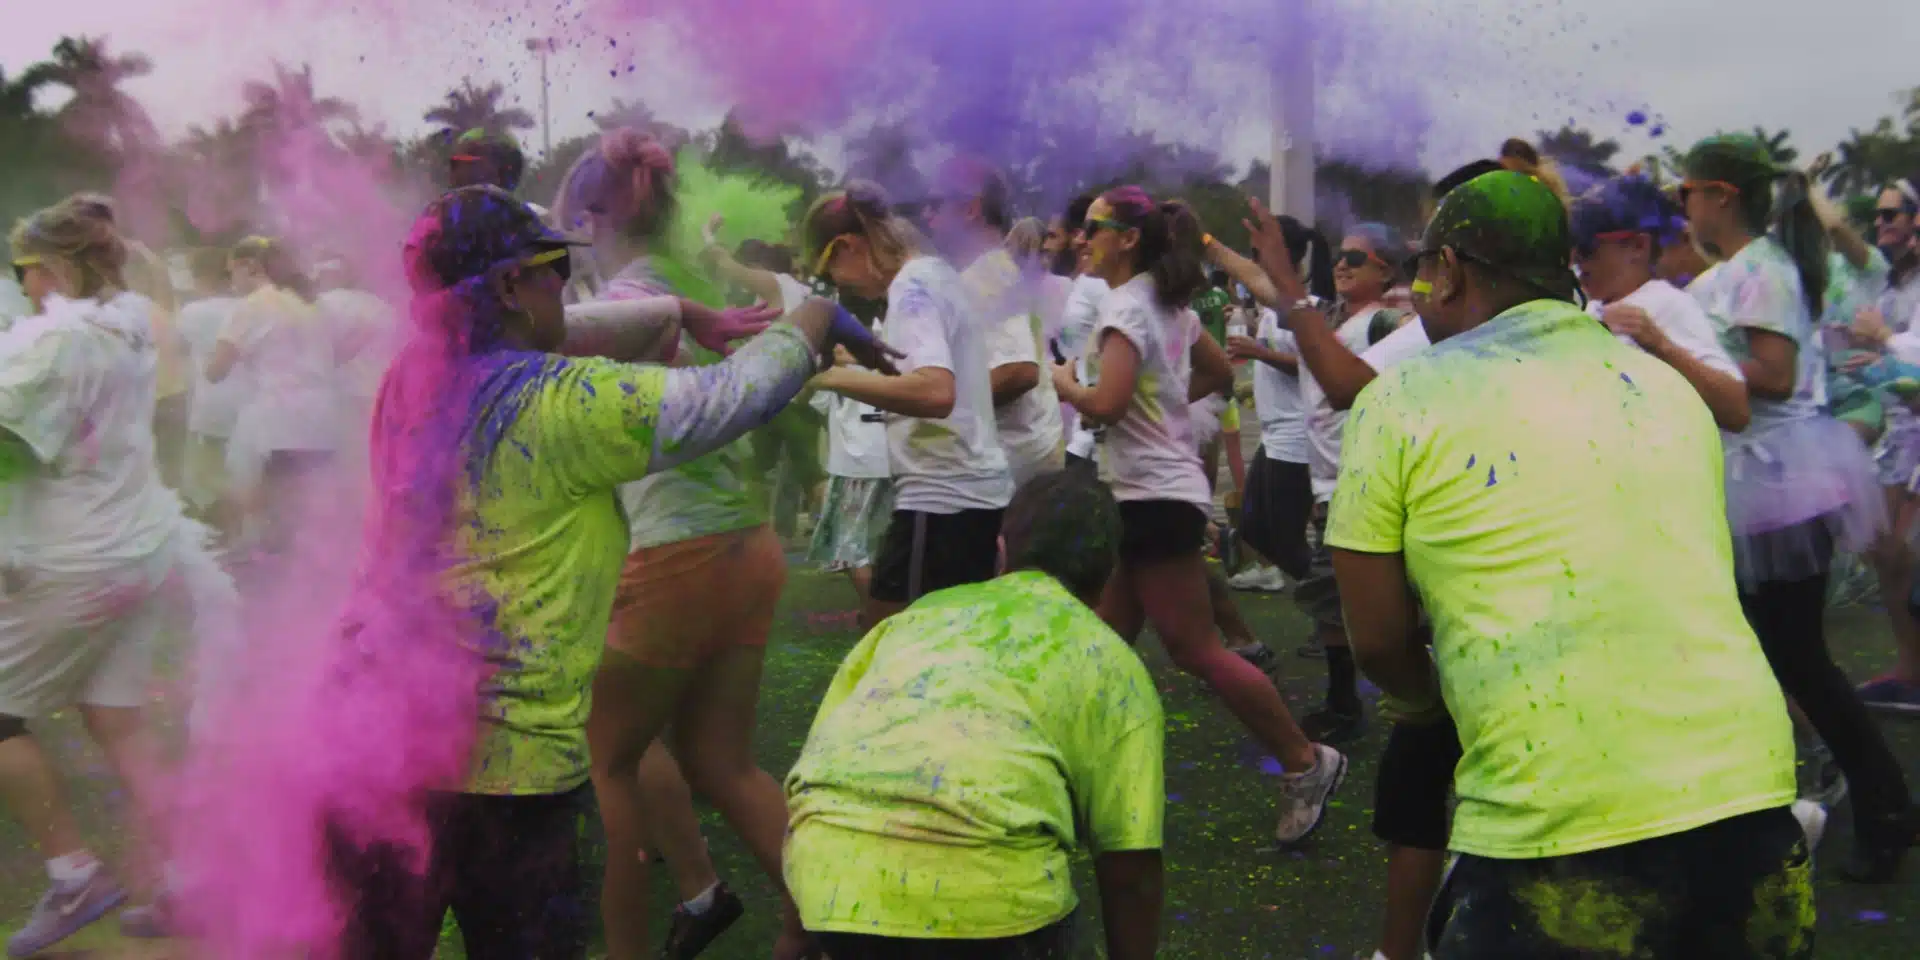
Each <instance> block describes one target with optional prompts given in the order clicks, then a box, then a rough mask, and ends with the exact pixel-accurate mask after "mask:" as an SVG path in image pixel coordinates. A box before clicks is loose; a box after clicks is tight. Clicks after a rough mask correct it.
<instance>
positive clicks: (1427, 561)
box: [1327, 300, 1794, 859]
mask: <svg viewBox="0 0 1920 960" xmlns="http://www.w3.org/2000/svg"><path fill="white" fill-rule="evenodd" d="M1327 543H1328V544H1329V545H1330V546H1333V547H1336V548H1338V549H1342V550H1350V551H1356V552H1361V553H1382V554H1387V553H1401V554H1404V555H1405V558H1406V565H1407V572H1408V575H1409V577H1410V578H1411V580H1412V581H1413V584H1414V586H1415V587H1416V588H1417V590H1418V592H1419V595H1420V598H1421V600H1422V601H1423V602H1424V604H1425V606H1426V609H1427V612H1428V614H1429V615H1430V616H1431V617H1432V619H1433V625H1434V653H1435V656H1436V659H1437V662H1438V664H1439V672H1440V683H1441V688H1442V690H1443V692H1444V694H1445V698H1446V703H1447V708H1448V710H1449V711H1450V712H1451V713H1452V714H1453V717H1454V719H1455V720H1456V722H1457V723H1458V724H1459V729H1460V739H1461V743H1462V746H1463V747H1464V748H1465V756H1464V757H1463V759H1462V760H1461V761H1460V765H1459V767H1458V769H1457V770H1456V772H1455V777H1454V787H1455V793H1456V794H1457V795H1458V798H1459V803H1458V806H1457V808H1456V811H1455V815H1454V825H1453V841H1452V846H1453V848H1454V849H1455V850H1458V851H1461V852H1464V853H1470V854H1475V855H1478V856H1484V857H1493V858H1499V859H1536V858H1545V857H1556V856H1565V855H1568V854H1575V853H1581V852H1583V851H1589V850H1598V849H1604V848H1608V847H1616V846H1621V845H1624V844H1629V843H1633V842H1636V841H1640V840H1646V839H1650V838H1654V837H1661V836H1667V835H1671V834H1676V833H1680V832H1683V831H1686V830H1691V829H1693V828H1695V827H1700V826H1704V825H1706V824H1709V823H1713V822H1715V821H1719V820H1723V819H1726V818H1729V817H1734V816H1738V815H1741V814H1746V813H1752V812H1755V811H1758V810H1764V809H1769V808H1773V807H1781V806H1785V805H1787V804H1788V803H1790V802H1792V800H1793V798H1794V746H1793V734H1792V730H1791V727H1790V724H1789V721H1788V719H1787V711H1786V703H1785V700H1784V698H1783V697H1782V695H1781V693H1780V687H1779V685H1778V684H1777V683H1776V682H1775V681H1774V678H1773V673H1772V671H1771V670H1770V669H1768V666H1767V661H1766V658H1765V657H1764V656H1763V655H1762V654H1761V652H1760V645H1759V643H1758V642H1757V641H1756V640H1755V638H1754V634H1753V630H1752V629H1751V628H1750V627H1748V625H1747V621H1746V618H1745V617H1744V616H1743V615H1742V613H1741V610H1740V601H1739V597H1738V595H1737V594H1736V592H1735V587H1734V578H1733V557H1732V540H1731V537H1730V536H1729V534H1728V529H1727V514H1726V502H1725V493H1724V489H1723V486H1722V459H1721V447H1720V436H1719V432H1718V431H1717V430H1716V429H1715V427H1714V423H1713V417H1712V415H1711V414H1709V413H1708V411H1707V408H1706V406H1705V405H1704V404H1703V403H1701V401H1700V398H1699V396H1698V395H1697V394H1696V393H1695V392H1694V389H1693V388H1692V387H1691V386H1690V385H1688V383H1687V382H1686V380H1684V379H1683V378H1682V377H1681V376H1680V375H1679V374H1678V373H1676V372H1674V370H1673V369H1671V368H1670V367H1668V366H1667V365H1666V364H1664V363H1662V362H1661V361H1659V360H1657V359H1655V358H1653V357H1651V356H1648V355H1647V354H1645V353H1642V352H1640V351H1638V350H1635V349H1633V348H1631V347H1628V346H1625V345H1623V344H1621V343H1620V342H1619V341H1617V340H1616V339H1614V338H1613V337H1612V336H1610V335H1609V334H1608V333H1607V331H1606V330H1605V328H1603V327H1601V326H1600V325H1599V324H1597V323H1595V322H1593V320H1592V319H1590V318H1589V317H1587V316H1586V314H1584V313H1583V312H1582V311H1581V310H1580V309H1579V308H1577V307H1575V306H1573V305H1572V304H1569V303H1561V302H1556V301H1548V300H1540V301H1535V302H1533V303H1529V304H1525V305H1523V306H1521V307H1518V308H1515V309H1514V310H1510V311H1508V312H1507V313H1504V314H1501V315H1500V316H1499V317H1496V318H1494V319H1493V320H1491V321H1489V322H1488V323H1486V324H1484V325H1482V326H1480V327H1478V328H1475V329H1474V330H1471V331H1468V332H1467V333H1464V334H1460V335H1458V336H1455V337H1452V338H1450V339H1448V340H1446V341H1443V342H1441V343H1438V344H1435V345H1434V346H1433V347H1431V348H1430V349H1428V350H1426V351H1425V352H1423V353H1421V354H1420V355H1419V356H1417V357H1414V358H1412V359H1409V360H1407V361H1406V362H1404V363H1401V364H1399V365H1396V366H1394V367H1393V368H1392V369H1390V370H1388V371H1387V372H1385V373H1383V374H1381V375H1380V377H1379V378H1378V379H1377V380H1375V381H1374V382H1373V383H1372V384H1371V385H1370V386H1368V387H1367V389H1366V390H1365V391H1363V392H1362V393H1361V395H1360V398H1359V402H1358V403H1356V404H1355V406H1354V408H1353V413H1352V416H1351V417H1350V418H1349V420H1348V421H1347V428H1346V437H1345V446H1344V449H1343V452H1342V456H1341V470H1340V480H1339V486H1338V488H1337V489H1336V490H1335V492H1334V496H1333V506H1332V517H1331V521H1330V523H1329V526H1328V529H1327Z"/></svg>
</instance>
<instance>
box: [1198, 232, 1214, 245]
mask: <svg viewBox="0 0 1920 960" xmlns="http://www.w3.org/2000/svg"><path fill="white" fill-rule="evenodd" d="M1200 245H1201V246H1203V247H1211V246H1213V234H1211V233H1203V234H1201V235H1200Z"/></svg>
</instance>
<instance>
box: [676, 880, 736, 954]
mask: <svg viewBox="0 0 1920 960" xmlns="http://www.w3.org/2000/svg"><path fill="white" fill-rule="evenodd" d="M745 912H747V908H746V905H745V904H743V903H741V902H740V898H739V897H737V896H735V895H734V893H733V891H732V890H730V889H728V888H727V885H726V884H724V883H723V884H720V886H719V887H718V889H716V890H714V892H713V905H712V906H710V907H708V908H706V909H705V910H702V911H700V912H699V913H692V912H689V911H688V910H687V905H686V904H684V903H683V904H681V905H679V906H677V907H674V908H673V927H672V928H671V929H669V930H668V931H667V942H666V943H665V944H664V945H663V946H661V948H660V960H693V958H694V957H697V956H699V955H700V953H701V951H703V950H705V949H707V948H708V947H710V946H712V945H713V942H714V941H715V940H718V939H720V935H721V934H723V933H726V932H727V928H729V927H731V926H733V924H734V921H736V920H739V919H740V915H741V914H743V913H745Z"/></svg>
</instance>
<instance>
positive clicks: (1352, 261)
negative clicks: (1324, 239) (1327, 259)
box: [1333, 250, 1387, 270]
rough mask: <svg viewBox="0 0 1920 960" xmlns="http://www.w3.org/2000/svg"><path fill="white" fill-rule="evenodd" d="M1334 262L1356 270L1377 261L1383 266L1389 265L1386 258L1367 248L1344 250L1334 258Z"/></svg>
mask: <svg viewBox="0 0 1920 960" xmlns="http://www.w3.org/2000/svg"><path fill="white" fill-rule="evenodd" d="M1333 262H1334V263H1337V264H1341V265H1343V266H1346V267H1349V268H1352V269H1354V270H1358V269H1360V268H1361V267H1364V266H1366V265H1367V264H1369V263H1377V264H1379V265H1381V266H1383V267H1384V266H1386V265H1387V262H1386V261H1385V260H1382V259H1380V258H1379V257H1377V256H1374V255H1373V254H1372V253H1369V252H1367V251H1365V250H1342V251H1340V255H1339V256H1337V257H1334V258H1333Z"/></svg>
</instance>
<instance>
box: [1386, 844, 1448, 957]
mask: <svg viewBox="0 0 1920 960" xmlns="http://www.w3.org/2000/svg"><path fill="white" fill-rule="evenodd" d="M1446 868H1447V853H1446V851H1444V850H1420V849H1417V848H1415V847H1402V846H1390V847H1388V848H1387V916H1386V921H1385V923H1383V924H1382V925H1381V926H1382V928H1383V929H1382V931H1381V934H1380V952H1381V953H1384V954H1386V955H1387V960H1420V957H1422V956H1425V955H1426V939H1427V914H1428V913H1429V912H1430V911H1431V910H1432V909H1433V898H1434V897H1436V896H1438V895H1439V893H1440V881H1441V878H1442V877H1444V876H1445V875H1446Z"/></svg>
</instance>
